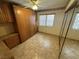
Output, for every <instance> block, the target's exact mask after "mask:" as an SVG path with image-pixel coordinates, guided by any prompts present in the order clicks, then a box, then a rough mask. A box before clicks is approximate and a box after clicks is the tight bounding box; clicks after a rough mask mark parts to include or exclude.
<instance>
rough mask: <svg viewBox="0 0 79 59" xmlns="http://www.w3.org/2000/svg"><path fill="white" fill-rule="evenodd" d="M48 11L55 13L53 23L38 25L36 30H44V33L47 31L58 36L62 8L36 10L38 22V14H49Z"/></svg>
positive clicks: (62, 15)
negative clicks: (51, 24)
mask: <svg viewBox="0 0 79 59" xmlns="http://www.w3.org/2000/svg"><path fill="white" fill-rule="evenodd" d="M50 13H52V14H55V19H54V25H53V26H52V27H46V26H39V25H38V30H39V32H44V33H49V34H54V35H58V36H59V33H60V29H61V25H62V21H63V17H64V10H55V11H45V12H38V23H39V15H40V14H50Z"/></svg>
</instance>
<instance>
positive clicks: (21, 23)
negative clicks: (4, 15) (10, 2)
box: [14, 6, 30, 42]
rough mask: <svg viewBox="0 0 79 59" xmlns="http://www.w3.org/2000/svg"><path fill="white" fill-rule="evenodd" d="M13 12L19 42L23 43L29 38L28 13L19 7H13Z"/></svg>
mask: <svg viewBox="0 0 79 59" xmlns="http://www.w3.org/2000/svg"><path fill="white" fill-rule="evenodd" d="M14 11H15V16H16V22H17V25H18V30H19V34H20V37H21V42H23V41H25V40H26V39H28V38H29V37H30V26H29V15H28V14H29V12H28V11H27V10H26V9H25V8H22V7H19V6H14Z"/></svg>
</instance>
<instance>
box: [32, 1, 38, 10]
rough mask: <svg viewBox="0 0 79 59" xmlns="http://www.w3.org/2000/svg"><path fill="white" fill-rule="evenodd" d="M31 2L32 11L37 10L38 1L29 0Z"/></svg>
mask: <svg viewBox="0 0 79 59" xmlns="http://www.w3.org/2000/svg"><path fill="white" fill-rule="evenodd" d="M31 2H32V4H33V7H32V9H33V10H37V9H38V7H39V6H38V2H39V0H31Z"/></svg>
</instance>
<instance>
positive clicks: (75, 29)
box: [72, 12, 79, 30]
mask: <svg viewBox="0 0 79 59" xmlns="http://www.w3.org/2000/svg"><path fill="white" fill-rule="evenodd" d="M77 14H79V12H77V13H76V14H75V18H74V19H75V20H74V22H73V25H72V28H73V29H74V30H79V28H78V29H77V28H75V27H74V26H75V21H76V17H77Z"/></svg>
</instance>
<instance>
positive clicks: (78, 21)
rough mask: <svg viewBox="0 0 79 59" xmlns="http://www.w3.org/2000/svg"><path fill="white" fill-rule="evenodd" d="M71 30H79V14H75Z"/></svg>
mask: <svg viewBox="0 0 79 59" xmlns="http://www.w3.org/2000/svg"><path fill="white" fill-rule="evenodd" d="M73 29H79V13H77V14H76V18H75V22H74V24H73Z"/></svg>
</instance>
